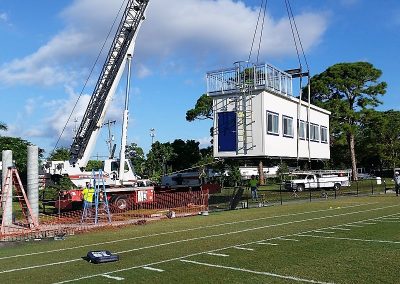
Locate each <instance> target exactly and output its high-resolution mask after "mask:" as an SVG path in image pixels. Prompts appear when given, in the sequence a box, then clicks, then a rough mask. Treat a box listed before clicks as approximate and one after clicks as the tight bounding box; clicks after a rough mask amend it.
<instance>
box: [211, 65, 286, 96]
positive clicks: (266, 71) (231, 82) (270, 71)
mask: <svg viewBox="0 0 400 284" xmlns="http://www.w3.org/2000/svg"><path fill="white" fill-rule="evenodd" d="M249 89H254V90H268V91H272V92H275V93H278V94H281V95H285V96H292V95H293V87H292V76H291V75H290V74H288V73H286V72H284V71H281V70H279V69H278V68H276V67H274V66H272V65H270V64H260V65H254V66H251V67H247V68H238V67H233V68H228V69H222V70H217V71H211V72H208V73H207V93H208V94H209V95H220V94H229V93H235V92H242V91H243V90H249Z"/></svg>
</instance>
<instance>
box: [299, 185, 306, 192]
mask: <svg viewBox="0 0 400 284" xmlns="http://www.w3.org/2000/svg"><path fill="white" fill-rule="evenodd" d="M304 189H305V186H304V184H299V185H297V191H304Z"/></svg>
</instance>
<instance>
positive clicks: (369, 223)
mask: <svg viewBox="0 0 400 284" xmlns="http://www.w3.org/2000/svg"><path fill="white" fill-rule="evenodd" d="M374 220H375V219H374ZM360 224H363V225H376V223H371V222H368V223H367V222H360Z"/></svg>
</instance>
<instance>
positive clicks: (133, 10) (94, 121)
mask: <svg viewBox="0 0 400 284" xmlns="http://www.w3.org/2000/svg"><path fill="white" fill-rule="evenodd" d="M148 3H149V0H128V1H127V4H126V8H125V10H124V14H123V16H122V19H121V22H120V24H119V27H118V29H117V32H116V35H115V37H114V40H113V42H112V44H111V48H110V50H109V52H108V55H107V58H106V60H105V63H104V65H103V68H102V71H101V73H100V76H99V78H98V81H97V83H96V86H95V88H94V91H93V94H92V96H91V99H90V101H89V104H88V106H87V109H86V112H85V114H84V116H83V119H82V122H81V124H80V126H79V128H78V129H77V131H76V134H75V137H74V140H73V142H72V145H71V147H70V150H69V154H70V159H69V160H68V161H48V162H47V163H46V164H45V166H44V170H45V172H46V173H47V175H48V176H49V178H50V179H51V180H53V181H54V180H57V179H59V178H60V177H62V176H68V177H69V178H70V179H71V181H72V182H73V183H74V184H75V185H76V186H77V187H78V188H79V187H84V186H85V185H86V183H87V182H90V181H91V179H92V172H87V171H85V167H86V165H87V163H88V161H89V157H90V155H91V153H92V150H93V147H94V145H95V143H96V140H97V137H98V135H99V132H100V129H101V127H102V125H103V123H104V119H105V115H106V112H107V110H108V107H109V105H110V102H111V100H112V98H113V96H114V94H115V91H116V89H117V86H118V84H119V82H120V79H121V77H122V74H123V72H124V69H125V68H126V67H127V86H126V96H125V109H124V112H123V120H122V135H121V150H120V156H119V159H116V158H114V157H113V154H111V155H110V157H109V159H106V160H105V161H104V169H103V176H104V182H105V186H106V188H107V191H108V196H109V198H110V201H111V202H112V203H114V204H116V205H117V206H118V208H119V209H125V208H126V206H127V201H128V200H129V199H131V200H135V202H137V203H140V202H153V199H154V198H153V197H154V196H153V195H154V188H153V187H152V186H150V185H149V184H147V182H146V181H145V180H139V179H138V178H137V176H136V175H135V172H134V168H133V166H132V164H131V162H130V160H129V159H126V157H125V148H126V142H127V129H128V114H129V111H128V104H129V88H130V86H129V84H130V71H131V59H132V55H133V52H134V48H135V41H136V37H137V34H138V31H139V29H140V26H141V25H142V22H143V21H144V20H145V11H146V8H147V6H148ZM126 65H127V66H126ZM112 152H114V151H112ZM81 201H82V194H81V190H80V189H73V190H67V191H63V194H62V196H61V197H60V199H59V200H58V201H56V204H55V205H56V207H58V208H60V209H72V208H74V207H76V205H77V204H79V203H81Z"/></svg>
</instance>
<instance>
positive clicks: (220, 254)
mask: <svg viewBox="0 0 400 284" xmlns="http://www.w3.org/2000/svg"><path fill="white" fill-rule="evenodd" d="M207 254H208V255H215V256H222V257H227V256H229V255H228V254H223V253H213V252H208V253H207Z"/></svg>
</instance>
